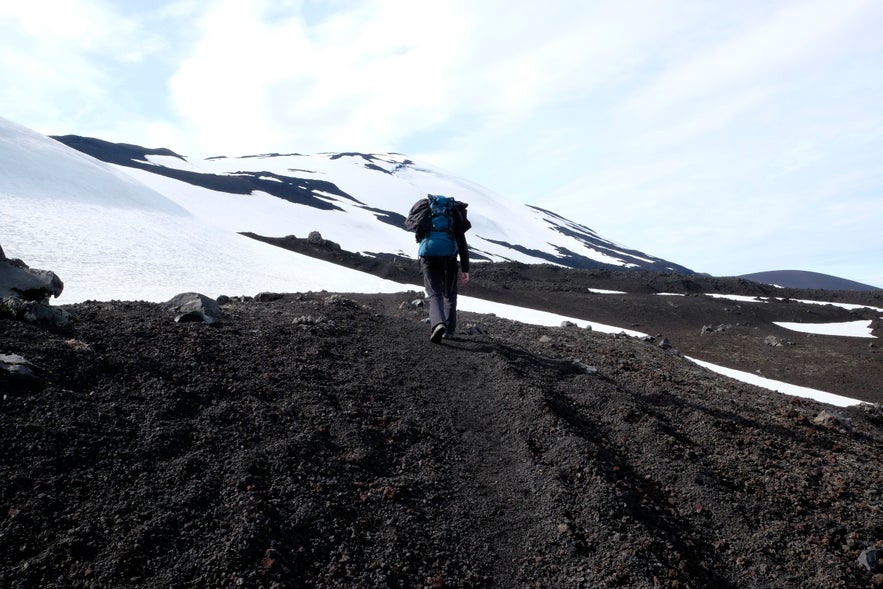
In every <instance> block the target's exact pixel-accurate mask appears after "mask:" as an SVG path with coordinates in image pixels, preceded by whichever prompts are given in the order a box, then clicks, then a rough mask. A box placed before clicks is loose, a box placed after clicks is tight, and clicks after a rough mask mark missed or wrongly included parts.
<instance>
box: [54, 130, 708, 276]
mask: <svg viewBox="0 0 883 589" xmlns="http://www.w3.org/2000/svg"><path fill="white" fill-rule="evenodd" d="M53 138H54V139H56V140H58V141H60V142H62V143H64V144H66V145H68V146H70V147H72V148H74V149H77V150H80V151H82V152H84V153H87V154H89V155H92V156H93V157H96V158H98V159H101V160H103V161H107V162H109V163H113V164H116V165H118V166H123V167H125V168H129V169H138V170H141V171H142V172H151V173H155V174H159V175H163V176H167V177H171V178H174V179H176V180H180V181H183V182H187V183H190V184H193V185H196V186H200V187H203V188H207V189H211V190H218V191H222V192H228V193H235V194H250V193H252V192H255V191H259V192H263V193H267V194H271V195H273V196H276V197H278V198H282V199H285V200H288V201H290V202H292V203H293V204H297V205H305V206H309V207H314V208H317V209H321V210H325V211H341V210H343V209H344V208H345V209H346V210H347V211H348V212H349V213H355V214H360V211H367V212H368V213H369V214H371V215H372V216H373V218H374V219H376V220H378V221H381V222H383V223H385V224H388V225H390V226H391V227H394V228H396V229H399V230H402V231H403V227H402V225H403V221H404V214H406V213H407V210H408V209H409V208H410V205H411V204H412V203H413V202H414V201H415V200H417V199H418V198H421V197H422V196H423V195H425V194H426V193H427V192H444V193H446V194H449V195H451V196H455V197H456V198H458V199H459V200H463V201H465V202H468V203H469V204H470V207H471V208H470V215H471V218H472V219H473V226H474V227H475V229H474V230H473V235H474V237H473V238H472V239H471V240H470V249H471V250H472V252H473V254H474V258H475V259H477V260H492V261H510V260H516V261H523V262H529V261H531V260H533V261H536V262H541V263H546V262H551V263H557V264H561V265H564V266H568V267H577V268H620V267H634V268H642V269H648V270H650V269H652V270H657V271H672V272H678V273H682V274H693V273H694V272H693V271H692V270H690V269H688V268H686V267H684V266H681V265H679V264H676V263H674V262H669V261H666V260H662V259H660V258H656V257H654V256H651V255H648V254H645V253H643V252H640V251H637V250H633V249H630V248H626V247H622V246H620V245H618V244H615V243H613V242H611V241H609V240H606V239H604V238H602V237H601V236H599V235H598V234H597V233H596V232H595V231H593V230H591V229H590V228H588V227H586V226H584V225H581V224H578V223H575V222H573V221H570V220H568V219H565V218H564V217H562V216H560V215H558V214H556V213H553V212H551V211H548V210H546V209H543V208H541V207H533V206H530V205H509V206H504V205H502V204H501V203H500V202H498V199H499V197H497V196H492V195H491V194H490V193H489V191H487V190H486V189H484V188H482V187H478V186H477V185H474V184H472V183H470V182H468V181H465V180H463V179H458V178H455V177H452V176H450V175H447V174H445V173H443V172H441V171H438V170H435V169H433V168H432V167H431V166H428V165H426V164H418V163H417V162H415V161H414V160H412V159H410V158H408V157H407V156H404V155H400V154H365V153H357V152H341V153H327V154H316V155H314V156H305V155H301V154H262V155H252V156H241V157H238V158H231V157H226V156H217V157H213V158H209V159H207V160H203V161H202V163H200V164H194V163H192V162H189V161H188V160H186V158H183V157H182V156H180V155H178V154H176V153H175V152H173V151H171V150H169V149H166V148H162V149H149V148H140V147H138V146H133V145H131V144H116V143H110V142H107V141H103V140H100V139H95V138H84V137H80V136H73V135H66V136H55V137H53ZM163 157H165V158H169V157H172V158H176V159H177V160H180V161H182V162H187V163H188V164H190V165H192V166H193V167H192V168H191V169H181V167H178V166H176V165H174V166H173V165H170V166H166V165H163V163H164V160H161V159H157V158H163ZM292 158H296V161H291V162H290V165H286V164H285V163H280V162H283V160H292ZM322 160H327V161H328V162H335V161H341V162H345V161H346V160H357V161H358V162H359V163H358V165H356V166H349V169H346V168H342V167H338V168H335V170H337V173H338V174H355V173H357V172H358V170H359V169H361V170H362V172H361V173H360V174H361V175H360V176H359V182H350V183H349V184H348V185H346V186H344V185H342V184H341V182H340V178H338V177H336V176H335V175H334V172H331V171H329V168H328V166H327V164H326V163H324V162H323V161H322ZM256 162H260V163H256ZM310 164H313V165H310ZM211 166H215V167H214V168H213V169H210V167H211ZM218 166H220V167H218ZM323 168H324V171H321V170H322V169H323ZM340 170H343V172H341V171H340ZM364 171H368V172H376V173H380V174H383V175H384V176H385V177H386V178H387V179H388V181H387V182H385V183H383V184H382V187H381V188H379V189H376V188H375V189H370V188H369V189H367V190H366V189H365V188H364V186H368V187H371V186H373V185H378V183H377V182H376V179H372V178H371V176H369V175H367V174H365V173H364ZM402 176H407V177H406V178H404V179H401V178H402ZM138 178H139V180H141V181H144V182H146V183H148V184H150V177H149V176H145V175H143V174H141V175H138ZM436 188H437V189H436ZM374 190H386V191H387V192H386V193H383V194H380V195H378V194H375V193H374ZM390 192H395V193H397V198H395V199H393V202H390V203H389V204H381V202H380V201H384V202H385V201H387V200H388V196H389V193H390ZM404 195H407V196H404ZM485 202H487V203H488V204H485ZM343 203H346V205H347V206H344V204H343ZM391 205H392V206H391ZM522 207H523V208H524V209H527V210H528V211H531V213H530V215H529V216H526V215H524V214H523V213H518V214H517V215H516V213H517V212H518V211H520V210H521V208H522ZM495 217H499V220H498V219H495ZM313 218H314V219H315V223H314V224H315V226H313V227H309V228H307V227H302V228H301V229H299V232H300V233H301V234H302V235H306V234H307V233H309V232H310V231H312V230H316V231H320V232H321V233H323V234H325V235H328V234H329V233H332V231H333V229H334V223H335V221H334V220H324V221H323V220H322V219H321V218H320V217H318V216H314V217H313ZM362 218H363V217H362ZM332 219H333V218H332ZM537 221H539V223H538V222H537ZM510 223H511V224H512V225H513V229H512V230H511V231H510V232H509V233H503V234H502V235H500V229H505V228H506V227H507V226H508V225H509V224H510ZM236 230H237V232H251V233H257V234H262V235H267V236H268V237H284V236H285V235H289V234H295V233H296V232H297V231H295V230H294V229H291V230H289V231H287V232H285V233H279V234H275V235H269V234H268V233H267V232H266V231H262V230H260V229H259V228H254V227H239V228H237V229H236ZM550 232H551V233H550ZM537 235H548V237H546V238H544V239H537V238H536V237H537ZM555 235H558V236H559V237H554V236H555ZM388 236H389V234H384V235H383V236H378V237H380V239H378V240H376V241H377V243H374V244H372V245H361V244H360V245H358V246H354V245H352V244H348V243H346V238H347V235H346V234H345V233H343V234H341V235H338V236H334V235H332V236H331V238H332V239H334V240H335V241H340V242H341V244H342V246H343V247H345V248H346V249H349V250H350V251H362V252H365V251H369V250H370V251H373V252H383V251H385V253H389V254H398V255H408V254H407V252H408V251H409V250H410V249H413V248H410V247H409V246H406V244H407V240H406V239H405V240H404V241H403V239H402V236H401V235H399V236H397V237H396V239H395V240H384V239H383V237H388ZM526 238H527V239H528V240H529V241H527V242H522V241H521V240H523V239H526ZM384 243H386V244H387V245H386V246H385V248H386V249H385V250H384V246H383V244H384Z"/></svg>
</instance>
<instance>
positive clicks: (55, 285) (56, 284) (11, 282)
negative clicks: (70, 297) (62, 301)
mask: <svg viewBox="0 0 883 589" xmlns="http://www.w3.org/2000/svg"><path fill="white" fill-rule="evenodd" d="M63 290H64V283H63V282H62V281H61V279H60V278H59V277H58V276H57V275H56V274H55V272H50V271H49V270H36V269H34V268H30V267H28V265H27V264H25V263H24V262H22V261H21V260H19V259H16V258H7V257H6V256H5V255H3V253H2V250H0V298H6V297H16V298H19V299H22V300H25V301H47V300H49V297H50V296H54V297H58V296H59V295H60V294H61V291H63Z"/></svg>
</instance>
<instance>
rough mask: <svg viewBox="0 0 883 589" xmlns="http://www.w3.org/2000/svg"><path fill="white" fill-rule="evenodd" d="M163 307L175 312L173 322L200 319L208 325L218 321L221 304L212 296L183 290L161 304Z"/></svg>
mask: <svg viewBox="0 0 883 589" xmlns="http://www.w3.org/2000/svg"><path fill="white" fill-rule="evenodd" d="M163 309H165V310H166V311H171V312H172V313H174V314H175V322H177V323H184V322H187V321H201V322H203V323H207V324H209V325H213V324H215V323H220V321H221V318H222V317H223V313H222V312H221V306H220V305H219V304H218V302H217V301H216V300H214V299H212V298H209V297H207V296H205V295H203V294H199V293H197V292H184V293H181V294H178V295H175V296H174V297H172V299H171V300H170V301H168V302H166V303H164V304H163Z"/></svg>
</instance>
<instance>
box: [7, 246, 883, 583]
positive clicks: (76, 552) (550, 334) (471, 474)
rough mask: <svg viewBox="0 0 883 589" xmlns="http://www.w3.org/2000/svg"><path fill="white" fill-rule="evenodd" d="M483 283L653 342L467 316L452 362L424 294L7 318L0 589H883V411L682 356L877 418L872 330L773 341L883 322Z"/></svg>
mask: <svg viewBox="0 0 883 589" xmlns="http://www.w3.org/2000/svg"><path fill="white" fill-rule="evenodd" d="M396 267H398V268H400V270H401V272H403V273H405V274H407V273H408V272H411V269H410V268H408V267H407V264H405V265H399V266H396V264H395V263H393V264H392V265H391V266H388V267H386V268H385V269H384V270H383V272H393V271H394V270H395V268H396ZM390 268H392V270H391V269H390ZM473 278H474V282H473V283H472V285H471V286H470V287H468V288H467V289H466V292H465V294H470V295H475V296H479V295H487V296H490V297H495V298H497V299H498V300H506V301H508V302H514V301H516V300H517V301H522V302H526V303H528V304H532V305H533V306H544V307H546V308H550V310H555V311H559V312H566V314H568V315H576V316H578V317H583V316H585V318H588V319H591V320H594V321H599V322H602V323H610V324H614V325H621V326H622V327H625V328H633V329H637V330H640V331H644V332H646V333H650V334H652V335H653V336H654V339H653V340H652V341H644V340H642V339H637V338H628V337H624V336H615V335H605V334H601V333H597V332H593V331H590V330H585V329H580V328H574V327H534V326H527V325H523V324H518V323H514V322H511V321H508V320H504V319H501V318H497V317H494V316H488V315H473V314H468V313H465V314H463V317H462V318H461V327H463V328H464V329H465V328H467V327H472V329H470V333H469V334H466V333H460V334H457V335H456V336H455V337H454V338H452V339H448V340H444V341H443V342H442V343H441V344H439V345H433V344H430V343H429V342H428V327H427V326H426V324H425V323H423V322H422V320H423V318H424V316H425V311H424V310H423V309H421V308H419V307H417V308H415V307H413V306H412V305H411V304H410V303H411V302H412V301H414V300H416V299H417V298H418V295H417V293H415V292H402V293H400V294H393V295H352V294H332V293H307V294H286V295H284V296H279V297H276V296H261V297H256V298H253V299H239V298H234V299H232V300H229V301H227V302H226V303H225V304H224V305H222V310H223V312H224V319H223V321H222V322H221V323H220V324H217V325H211V326H210V325H206V324H203V323H175V322H174V320H173V316H172V315H171V314H170V313H169V312H167V311H164V310H163V309H162V307H161V306H160V305H156V304H150V303H141V302H119V301H113V302H87V303H82V304H78V305H74V306H72V307H71V308H70V309H69V310H70V311H71V312H72V313H73V315H74V316H75V320H74V321H73V322H72V323H71V324H70V325H69V326H66V327H55V328H49V327H43V326H40V325H35V324H31V323H26V322H22V321H14V320H10V319H3V320H0V354H5V355H6V356H7V361H11V360H9V357H11V355H13V354H14V355H18V356H21V357H22V358H23V360H20V362H26V364H23V366H24V367H25V368H27V369H28V370H29V371H30V372H32V374H33V376H31V377H27V376H21V375H17V376H14V375H12V374H11V373H9V372H4V371H0V390H2V395H0V481H3V484H2V485H0V588H3V589H5V588H7V587H8V588H24V587H92V588H99V587H151V588H152V587H179V588H184V587H187V588H191V587H192V588H197V587H277V588H282V587H329V588H330V587H401V588H412V587H500V588H510V587H593V588H594V587H638V588H644V587H647V588H650V587H679V588H686V587H715V588H721V587H722V588H726V587H734V588H735V587H739V588H755V587H757V588H759V587H843V588H853V587H856V588H858V587H869V588H874V587H883V565H881V564H880V562H879V561H878V559H879V556H880V554H881V551H883V514H881V506H883V485H881V483H883V469H881V468H880V466H879V461H880V456H881V451H883V410H881V408H880V405H879V404H873V403H869V404H865V405H861V406H857V407H852V408H847V409H836V408H833V407H830V406H826V405H822V404H819V403H817V402H814V401H811V400H807V399H799V398H795V397H789V396H785V395H780V394H776V393H771V392H769V391H767V390H764V389H759V388H756V387H753V386H750V385H745V384H741V383H738V382H735V381H732V380H729V379H727V378H725V377H722V376H719V375H716V374H713V373H711V372H709V371H707V370H705V369H703V368H700V367H699V366H697V365H695V364H694V363H692V362H690V361H688V360H686V359H685V358H684V357H683V355H682V354H687V353H688V352H689V355H691V356H699V357H701V356H700V354H699V352H700V351H703V353H704V354H705V355H706V356H705V359H709V360H712V361H715V360H717V361H719V363H722V364H725V363H726V362H724V360H727V361H728V362H730V363H732V364H737V365H740V366H743V367H744V368H746V369H751V370H758V369H759V370H761V372H762V373H763V374H764V375H765V376H771V377H773V378H776V377H778V376H780V375H788V376H789V377H793V378H788V379H785V378H783V380H791V381H798V380H800V379H805V381H806V382H808V383H810V384H808V385H807V386H815V387H816V388H820V389H823V390H830V389H832V387H834V385H836V384H837V383H838V382H839V381H840V380H842V379H851V380H850V381H849V384H848V385H844V386H842V387H841V388H840V389H839V390H832V391H831V392H839V393H840V394H848V395H849V396H853V397H858V398H864V399H865V400H869V401H872V400H875V399H876V400H877V401H879V395H880V391H879V384H877V383H879V382H880V379H879V376H880V370H881V369H880V363H881V361H880V356H879V348H876V347H869V346H868V342H869V341H872V340H867V339H862V340H858V339H856V340H855V341H856V342H859V343H857V344H855V345H856V346H857V347H855V348H853V347H850V346H852V345H853V343H854V342H850V343H845V342H841V341H840V340H847V339H853V338H831V337H828V336H816V337H804V336H802V335H801V334H799V333H796V332H787V333H786V332H785V331H784V330H782V331H781V332H778V331H775V330H774V328H775V326H773V325H772V324H771V323H770V321H771V320H776V321H794V320H800V319H802V320H806V321H810V320H812V321H813V322H815V321H816V320H817V319H819V318H821V317H825V318H831V320H835V319H834V318H840V319H841V320H842V317H843V316H844V315H843V313H846V314H847V316H849V317H853V316H855V315H861V316H864V314H866V312H864V311H857V312H853V313H854V314H853V315H850V312H844V311H842V310H839V309H835V308H833V307H830V308H829V307H821V306H814V307H813V306H808V305H803V304H800V303H795V302H782V303H776V304H772V303H770V304H765V303H750V304H749V303H737V302H734V301H717V300H714V299H708V297H700V296H698V295H697V294H696V293H698V292H701V291H703V290H706V291H707V290H709V289H710V288H712V287H713V286H712V285H714V284H718V285H719V286H720V287H721V288H723V287H724V286H727V283H728V281H723V282H720V281H719V282H714V280H715V279H700V278H684V277H674V276H667V275H641V274H624V275H618V274H617V273H604V272H603V271H594V272H592V271H585V272H580V271H564V270H561V269H556V268H551V267H523V266H520V265H501V266H498V265H494V266H477V267H476V268H475V270H474V273H473ZM730 282H733V283H739V281H730ZM697 285H699V286H697ZM589 287H592V288H602V289H611V290H623V291H626V292H629V293H631V294H630V295H629V296H625V295H602V294H593V293H589V292H588V291H587V290H586V289H587V288H589ZM742 288H744V289H746V290H751V289H754V288H758V289H761V290H759V291H758V293H757V294H764V292H763V289H764V288H766V287H760V286H753V285H752V284H750V283H748V284H742ZM678 289H680V290H678ZM654 292H681V293H682V294H690V295H692V296H684V297H662V296H659V295H658V294H653V293H654ZM777 293H778V294H779V296H781V295H782V294H783V293H781V292H780V291H777ZM744 294H747V293H744ZM800 294H801V296H806V295H807V294H808V293H800ZM825 294H826V295H827V296H828V297H829V298H830V297H831V296H839V297H851V296H852V295H851V294H850V293H825ZM632 295H633V296H632ZM786 296H791V295H786ZM855 296H867V297H872V299H871V300H869V301H868V302H867V303H864V304H872V303H874V302H876V306H878V307H883V302H881V301H880V300H877V299H873V297H874V296H875V295H873V294H871V295H868V294H864V295H855ZM877 296H879V295H877ZM786 312H787V313H793V314H792V315H788V316H782V314H786ZM624 317H627V318H628V321H627V323H626V322H625V320H624ZM870 317H871V316H869V318H870ZM873 317H874V318H876V316H875V315H874V316H873ZM795 318H799V319H795ZM704 325H710V326H714V327H719V326H721V325H730V326H731V327H729V328H726V329H723V330H721V331H712V332H706V333H705V334H704V335H701V334H702V333H703V329H702V328H703V326H704ZM876 333H877V334H878V335H879V334H880V331H879V329H878V331H877V332H876ZM769 335H776V336H779V337H780V338H782V339H787V340H789V341H790V343H787V344H785V345H782V346H770V345H766V344H764V343H763V342H764V340H765V339H766V338H767V336H769ZM662 337H667V338H668V339H669V340H670V342H671V343H672V345H673V348H672V349H669V350H664V349H662V348H660V347H659V345H658V344H659V342H660V341H661V338H662ZM832 340H834V341H832ZM709 342H711V343H709ZM702 346H704V347H702ZM746 350H747V351H746ZM825 350H827V351H825ZM757 362H761V363H760V364H756V363H757ZM749 364H750V366H749ZM734 367H738V366H734ZM856 372H857V373H860V374H853V373H856ZM799 384H804V383H799Z"/></svg>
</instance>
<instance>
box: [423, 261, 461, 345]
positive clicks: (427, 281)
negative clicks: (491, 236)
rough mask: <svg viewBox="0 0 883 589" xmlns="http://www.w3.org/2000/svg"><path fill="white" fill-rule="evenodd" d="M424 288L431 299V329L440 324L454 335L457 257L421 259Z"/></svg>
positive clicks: (455, 325) (457, 278)
mask: <svg viewBox="0 0 883 589" xmlns="http://www.w3.org/2000/svg"><path fill="white" fill-rule="evenodd" d="M420 270H421V271H422V272H423V286H425V287H426V296H428V297H429V328H430V329H432V328H433V327H435V326H436V325H438V324H439V323H443V324H444V325H445V330H446V331H447V332H448V333H450V334H453V333H455V332H456V330H457V283H458V282H459V278H460V266H459V264H458V263H457V258H456V257H451V258H437V257H432V258H420Z"/></svg>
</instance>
